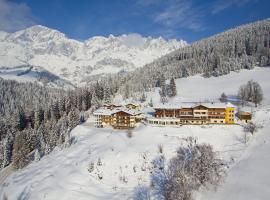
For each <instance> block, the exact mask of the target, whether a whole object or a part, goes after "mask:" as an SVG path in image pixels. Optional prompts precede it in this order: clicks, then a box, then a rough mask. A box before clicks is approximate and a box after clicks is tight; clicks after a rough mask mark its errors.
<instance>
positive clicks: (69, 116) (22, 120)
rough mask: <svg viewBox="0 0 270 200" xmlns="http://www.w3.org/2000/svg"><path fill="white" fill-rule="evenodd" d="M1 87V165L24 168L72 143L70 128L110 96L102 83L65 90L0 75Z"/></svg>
mask: <svg viewBox="0 0 270 200" xmlns="http://www.w3.org/2000/svg"><path fill="white" fill-rule="evenodd" d="M0 86H1V87H0V168H3V167H6V166H8V165H9V164H11V163H12V164H13V166H14V167H15V168H22V167H24V166H25V165H27V164H28V163H29V162H31V161H32V160H39V159H40V158H41V157H42V156H43V155H46V154H48V153H50V152H51V151H52V150H53V149H54V147H55V146H68V145H70V144H71V142H72V138H71V137H70V131H71V130H72V129H73V128H74V127H75V126H76V125H78V124H79V123H81V122H83V121H84V120H85V117H86V116H85V115H86V114H85V111H87V110H89V109H91V108H92V109H95V108H96V107H98V106H99V105H100V104H101V103H105V102H107V103H108V102H110V98H111V91H110V90H108V88H106V87H105V86H104V85H103V84H102V83H99V82H96V83H95V84H93V85H91V86H89V87H88V88H77V89H76V90H72V91H65V90H61V89H55V88H48V87H44V86H41V85H40V84H37V83H18V82H16V81H10V80H4V79H1V78H0Z"/></svg>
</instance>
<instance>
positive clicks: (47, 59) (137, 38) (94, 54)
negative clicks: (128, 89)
mask: <svg viewBox="0 0 270 200" xmlns="http://www.w3.org/2000/svg"><path fill="white" fill-rule="evenodd" d="M185 45H187V43H186V42H185V41H182V40H180V41H177V40H169V41H166V40H164V39H163V38H161V37H160V38H151V37H147V38H145V37H142V36H141V35H139V34H129V35H121V36H118V37H116V36H113V35H110V36H109V37H101V36H96V37H92V38H89V39H88V40H85V41H77V40H73V39H69V38H67V37H66V36H65V35H64V34H63V33H61V32H59V31H57V30H53V29H49V28H47V27H44V26H40V25H37V26H33V27H30V28H27V29H25V30H21V31H18V32H15V33H11V34H9V33H5V32H1V33H0V67H15V66H20V65H32V66H40V67H43V68H45V69H46V70H48V71H50V72H51V73H54V74H55V75H57V76H59V77H61V78H65V79H67V80H70V81H72V82H73V83H80V82H81V81H85V79H87V78H89V76H92V75H97V74H98V75H100V74H106V73H116V72H119V71H131V70H134V69H135V68H137V67H142V66H143V65H145V64H147V63H150V62H152V61H153V60H154V59H156V58H159V57H161V56H162V55H165V54H167V53H169V52H172V51H173V50H175V49H178V48H180V47H183V46H185Z"/></svg>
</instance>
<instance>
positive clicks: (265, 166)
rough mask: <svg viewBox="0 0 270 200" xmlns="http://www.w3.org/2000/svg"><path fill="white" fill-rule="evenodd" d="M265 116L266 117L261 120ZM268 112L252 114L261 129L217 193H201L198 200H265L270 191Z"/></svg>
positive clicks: (269, 114) (269, 125)
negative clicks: (254, 115) (261, 124)
mask: <svg viewBox="0 0 270 200" xmlns="http://www.w3.org/2000/svg"><path fill="white" fill-rule="evenodd" d="M265 117H267V118H266V119H265ZM269 117H270V109H267V110H261V111H259V112H257V113H256V120H257V121H258V122H260V123H262V121H263V120H266V121H265V123H264V126H265V127H264V129H263V130H262V131H261V132H260V133H259V135H256V136H255V137H256V138H254V140H253V141H252V142H251V145H250V146H249V147H248V149H247V150H246V152H245V153H244V154H243V156H242V157H241V158H240V161H239V162H238V163H237V164H236V165H235V166H234V167H233V168H232V169H231V170H230V172H229V176H228V178H227V179H226V180H225V183H224V184H223V185H221V187H220V188H218V190H217V191H214V190H210V191H208V192H205V191H204V192H201V194H200V195H198V200H206V199H207V200H216V199H219V200H225V199H237V200H254V199H256V200H266V199H269V196H270V191H269V185H270V171H269V168H270V154H269V152H270V135H269V129H270V120H269Z"/></svg>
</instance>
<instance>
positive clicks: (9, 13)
mask: <svg viewBox="0 0 270 200" xmlns="http://www.w3.org/2000/svg"><path fill="white" fill-rule="evenodd" d="M35 21H36V19H35V17H34V16H33V15H32V13H31V9H30V8H29V7H28V6H27V5H26V4H25V3H14V2H10V1H8V0H0V30H2V31H7V32H14V31H17V30H20V29H24V28H26V27H29V26H32V25H34V24H36V23H35Z"/></svg>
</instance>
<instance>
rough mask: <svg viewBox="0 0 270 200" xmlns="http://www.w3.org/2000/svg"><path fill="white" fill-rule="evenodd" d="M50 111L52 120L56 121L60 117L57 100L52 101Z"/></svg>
mask: <svg viewBox="0 0 270 200" xmlns="http://www.w3.org/2000/svg"><path fill="white" fill-rule="evenodd" d="M51 113H52V114H51V115H52V118H53V120H55V121H58V120H59V119H60V110H59V104H58V101H55V102H54V103H53V105H52V109H51Z"/></svg>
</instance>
